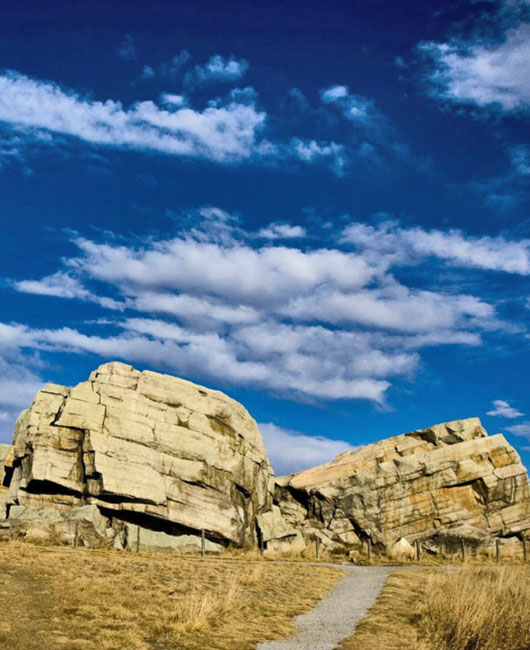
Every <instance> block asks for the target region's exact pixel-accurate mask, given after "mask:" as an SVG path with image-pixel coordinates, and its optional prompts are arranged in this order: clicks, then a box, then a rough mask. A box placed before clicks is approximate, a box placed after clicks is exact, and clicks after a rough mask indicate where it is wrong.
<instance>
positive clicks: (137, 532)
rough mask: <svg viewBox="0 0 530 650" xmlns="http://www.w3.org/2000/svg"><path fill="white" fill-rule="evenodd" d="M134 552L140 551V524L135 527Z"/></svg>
mask: <svg viewBox="0 0 530 650" xmlns="http://www.w3.org/2000/svg"><path fill="white" fill-rule="evenodd" d="M136 552H137V553H139V552H140V526H138V528H137V529H136Z"/></svg>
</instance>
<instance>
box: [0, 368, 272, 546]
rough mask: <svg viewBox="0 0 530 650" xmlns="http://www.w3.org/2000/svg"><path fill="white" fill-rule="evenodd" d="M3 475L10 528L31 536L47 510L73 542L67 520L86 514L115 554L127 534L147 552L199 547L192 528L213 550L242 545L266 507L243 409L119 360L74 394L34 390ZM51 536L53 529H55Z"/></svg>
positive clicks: (258, 452) (264, 472)
mask: <svg viewBox="0 0 530 650" xmlns="http://www.w3.org/2000/svg"><path fill="white" fill-rule="evenodd" d="M5 472H6V476H5V478H4V484H6V485H8V486H9V496H8V509H9V512H10V514H9V518H10V520H12V521H13V522H15V521H16V522H18V525H19V526H23V527H25V529H26V530H27V529H28V526H30V525H31V527H32V528H38V526H37V525H36V524H35V525H32V524H31V521H32V520H34V519H35V518H37V520H38V519H39V517H40V518H41V519H42V517H41V516H40V515H39V513H42V512H43V511H44V510H50V509H51V510H53V511H55V512H61V511H62V513H63V514H62V519H63V520H65V521H66V525H65V526H66V527H65V530H64V531H63V532H62V533H60V534H64V535H71V534H72V526H71V525H69V524H68V520H69V519H72V515H71V513H72V512H74V515H75V512H79V511H80V512H81V514H80V515H79V516H80V517H85V516H86V515H87V511H86V510H83V509H84V508H85V509H86V508H87V507H89V508H91V511H90V513H91V517H92V519H93V521H92V524H91V526H92V536H94V535H96V536H98V535H99V537H101V538H107V539H114V538H116V539H115V540H114V543H115V545H117V546H118V547H120V546H127V544H129V542H128V541H127V538H130V537H131V535H132V537H134V535H135V529H134V526H140V527H142V528H143V529H145V530H148V531H150V537H149V539H151V540H156V542H157V543H156V544H154V545H155V546H156V545H159V546H161V547H167V546H171V545H172V544H173V545H174V547H177V546H179V543H180V545H181V546H182V545H184V546H185V547H187V548H189V547H192V546H193V547H195V548H196V547H197V543H196V540H195V541H191V538H192V537H195V538H197V535H200V531H201V530H204V531H205V537H206V541H207V543H208V544H209V545H210V549H211V550H217V549H218V548H219V547H221V548H222V547H224V546H226V545H228V544H233V545H235V546H238V547H243V546H250V545H253V544H255V543H256V534H257V533H256V531H257V527H256V521H257V518H258V517H259V516H261V515H262V514H264V513H267V512H269V511H270V510H271V509H272V491H273V481H272V471H271V468H270V465H269V462H268V460H267V456H266V453H265V449H264V447H263V443H262V440H261V436H260V434H259V431H258V428H257V425H256V423H255V421H254V420H253V419H252V418H251V417H250V415H249V414H248V412H247V411H246V409H245V408H243V406H241V404H239V403H238V402H236V401H234V400H232V399H230V398H229V397H227V396H226V395H224V394H223V393H221V392H219V391H215V390H210V389H207V388H204V387H202V386H198V385H196V384H193V383H191V382H189V381H185V380H182V379H177V378H176V377H171V376H168V375H162V374H159V373H155V372H150V371H144V372H139V371H138V370H135V369H134V368H133V367H132V366H128V365H125V364H122V363H117V362H114V363H108V364H104V365H102V366H100V367H99V368H98V369H97V370H95V371H94V372H93V373H92V374H91V375H90V378H89V380H88V381H86V382H82V383H80V384H78V385H77V386H75V387H74V388H72V389H69V388H66V387H65V386H57V385H53V384H48V385H47V386H45V387H44V388H43V389H42V390H40V391H39V392H38V394H37V396H36V397H35V399H34V401H33V403H32V404H31V406H30V408H29V409H27V410H26V411H24V412H23V413H22V414H21V415H20V417H19V419H18V421H17V423H16V429H15V435H14V440H13V445H12V447H11V448H10V450H9V454H8V455H7V458H6V460H5ZM94 509H95V510H96V511H97V515H96V513H95V512H94ZM66 513H70V514H66ZM48 514H49V513H48ZM50 516H51V515H50ZM99 516H101V517H103V518H104V525H103V523H102V522H101V521H100V520H99V519H98V517H99ZM52 519H53V516H52ZM74 519H75V516H74ZM83 521H84V519H83ZM37 523H38V521H37ZM63 523H64V522H63ZM50 526H51V527H52V528H53V531H54V534H56V529H57V528H59V532H60V530H61V522H59V521H55V522H53V525H49V526H47V530H48V531H49V530H50ZM87 526H88V524H87ZM128 533H130V534H128ZM176 537H183V538H185V539H183V540H181V541H180V542H176V541H175V538H176ZM147 539H148V538H147V534H144V535H143V540H144V541H145V543H147ZM142 543H143V542H142V541H140V544H142Z"/></svg>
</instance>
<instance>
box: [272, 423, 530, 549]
mask: <svg viewBox="0 0 530 650" xmlns="http://www.w3.org/2000/svg"><path fill="white" fill-rule="evenodd" d="M275 503H276V505H277V506H278V507H279V509H280V511H281V515H282V519H284V520H285V521H286V522H287V524H288V525H289V526H291V528H292V529H293V530H298V531H301V533H302V534H303V536H304V538H305V539H306V541H307V540H311V539H314V538H315V537H319V538H320V539H321V541H322V542H323V543H324V544H325V545H326V546H328V547H329V548H335V547H340V546H344V545H346V546H349V545H353V546H355V545H356V544H360V543H361V542H362V541H363V540H364V541H366V540H368V539H370V541H371V542H372V543H373V544H378V545H380V546H382V547H385V548H387V549H391V548H392V547H393V546H394V545H395V544H396V542H399V540H401V539H405V540H406V542H408V543H409V544H410V543H413V542H414V541H415V540H417V539H420V540H434V541H436V539H443V538H444V536H447V535H451V533H452V532H454V533H455V534H459V533H458V530H460V531H461V530H463V529H465V530H466V531H467V533H466V534H467V535H468V536H470V537H476V536H477V531H478V533H480V534H482V535H483V536H484V535H485V536H503V537H510V536H520V535H523V534H524V535H525V536H527V537H529V538H530V490H529V483H528V476H527V473H526V469H525V467H524V466H523V465H522V464H521V461H520V458H519V456H518V454H517V452H516V451H515V450H514V449H513V448H512V447H511V446H510V445H509V444H508V442H507V441H506V439H505V438H504V436H502V435H500V434H499V435H494V436H488V434H487V433H486V431H485V430H484V429H483V428H482V426H481V424H480V421H479V420H478V418H470V419H468V420H457V421H454V422H448V423H445V424H439V425H436V426H432V427H430V428H428V429H422V430H419V431H413V432H411V433H406V434H403V435H400V436H396V437H393V438H388V439H386V440H382V441H380V442H376V443H374V444H371V445H367V446H366V447H362V448H359V449H356V450H354V451H348V452H344V453H342V454H340V455H339V456H337V457H336V458H335V459H334V460H333V461H332V462H330V463H326V464H325V465H321V466H319V467H315V468H313V469H309V470H306V471H303V472H299V473H297V474H293V475H290V476H285V477H280V478H278V479H276V491H275ZM462 527H463V528H462ZM473 531H475V533H473ZM462 534H463V533H462ZM403 545H404V543H403V542H401V546H403Z"/></svg>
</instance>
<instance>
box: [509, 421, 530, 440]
mask: <svg viewBox="0 0 530 650" xmlns="http://www.w3.org/2000/svg"><path fill="white" fill-rule="evenodd" d="M506 431H509V432H510V433H512V434H513V435H514V436H521V437H522V438H528V439H529V440H530V422H522V423H521V424H513V425H512V426H511V427H506Z"/></svg>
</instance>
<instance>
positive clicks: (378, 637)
mask: <svg viewBox="0 0 530 650" xmlns="http://www.w3.org/2000/svg"><path fill="white" fill-rule="evenodd" d="M529 603H530V567H524V566H518V567H517V566H505V567H502V566H501V567H464V568H461V569H458V570H455V571H450V570H444V571H432V570H426V571H406V572H405V571H401V572H396V573H394V574H393V575H391V576H390V578H389V579H388V581H387V583H386V585H385V587H384V589H383V591H382V592H381V594H380V596H379V598H378V600H377V603H376V604H375V605H374V607H372V608H371V610H370V611H369V615H368V617H367V618H365V619H364V620H363V621H361V623H360V624H359V625H358V627H357V629H356V632H355V634H354V635H353V636H352V637H351V638H350V639H348V640H347V641H344V642H343V644H342V645H341V646H340V648H341V650H366V648H377V650H403V648H406V649H407V650H529V649H530V606H529Z"/></svg>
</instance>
